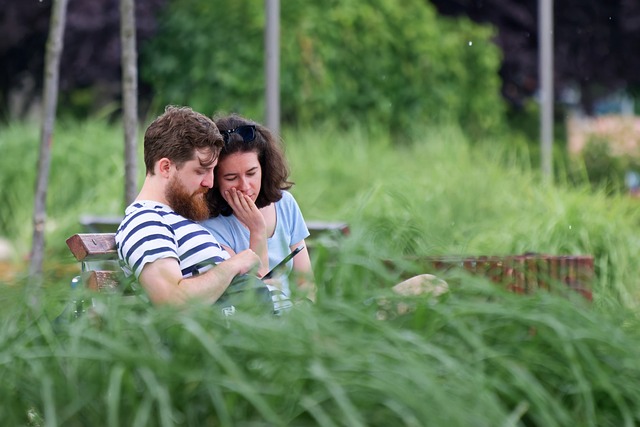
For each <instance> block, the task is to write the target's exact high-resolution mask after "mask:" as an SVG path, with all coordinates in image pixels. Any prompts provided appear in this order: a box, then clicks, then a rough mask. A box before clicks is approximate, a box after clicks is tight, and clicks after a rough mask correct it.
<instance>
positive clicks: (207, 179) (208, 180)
mask: <svg viewBox="0 0 640 427" xmlns="http://www.w3.org/2000/svg"><path fill="white" fill-rule="evenodd" d="M200 185H202V186H203V187H207V188H213V171H211V172H209V173H207V174H205V176H204V178H203V179H202V183H201V184H200Z"/></svg>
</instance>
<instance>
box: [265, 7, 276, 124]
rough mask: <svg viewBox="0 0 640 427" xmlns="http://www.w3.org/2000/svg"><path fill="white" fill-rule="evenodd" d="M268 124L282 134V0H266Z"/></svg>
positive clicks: (266, 95)
mask: <svg viewBox="0 0 640 427" xmlns="http://www.w3.org/2000/svg"><path fill="white" fill-rule="evenodd" d="M265 12H266V17H267V19H266V26H265V81H266V92H265V101H266V112H265V116H266V120H265V122H266V125H267V127H268V128H269V129H270V130H271V131H272V132H274V133H275V134H276V135H279V134H280V78H279V77H280V0H265Z"/></svg>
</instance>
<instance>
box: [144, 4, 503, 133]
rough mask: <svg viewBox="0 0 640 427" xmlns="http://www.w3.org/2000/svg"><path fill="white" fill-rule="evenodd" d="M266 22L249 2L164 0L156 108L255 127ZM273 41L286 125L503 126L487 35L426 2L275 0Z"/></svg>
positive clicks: (147, 64) (155, 60)
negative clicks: (228, 116)
mask: <svg viewBox="0 0 640 427" xmlns="http://www.w3.org/2000/svg"><path fill="white" fill-rule="evenodd" d="M264 26H265V18H264V5H263V3H262V2H258V1H255V0H238V1H236V2H233V3H229V2H224V1H220V0H217V1H210V0H206V1H204V0H173V1H171V2H170V4H169V6H168V8H167V10H166V13H165V14H164V15H163V17H162V19H161V27H160V28H161V30H160V32H159V35H158V36H157V37H156V38H155V40H154V41H153V42H152V43H151V44H150V45H148V46H147V48H146V49H145V51H144V55H143V57H144V61H143V62H142V67H143V69H142V75H143V76H144V78H145V80H146V81H147V82H149V83H150V84H151V85H152V86H153V87H154V89H155V92H156V93H157V96H156V100H155V102H156V104H157V107H158V108H160V107H161V106H163V105H165V104H168V103H173V104H187V105H191V106H193V107H194V108H195V109H197V110H200V111H203V112H206V113H209V114H211V113H214V112H216V111H219V110H220V111H237V112H240V113H242V114H244V115H247V116H252V117H256V118H258V120H260V117H263V116H264V88H265V82H264V40H263V39H264V35H263V34H264ZM280 35H281V67H280V69H281V73H280V75H281V100H282V117H283V119H284V121H285V122H286V123H288V124H295V125H301V126H304V125H318V124H321V123H324V122H333V123H338V124H340V125H343V126H347V127H350V126H351V125H352V124H353V123H354V122H363V121H365V122H370V123H375V124H377V125H381V126H384V127H386V128H390V129H392V130H393V131H395V132H398V131H401V130H404V129H406V128H407V127H408V126H411V125H413V124H414V123H421V124H426V125H434V124H438V123H442V122H445V121H450V120H454V121H457V122H459V123H460V124H461V125H462V126H463V127H464V129H465V130H466V131H468V132H470V133H471V134H473V135H480V134H484V133H486V132H488V131H495V130H496V129H498V128H499V127H500V126H501V124H502V119H503V101H502V99H501V96H500V81H499V77H498V74H497V71H498V68H499V66H500V54H499V49H498V48H497V47H496V46H495V45H494V44H493V42H492V41H491V38H492V37H493V35H494V34H493V31H492V30H491V29H490V28H489V27H483V26H479V25H477V24H473V23H471V22H470V21H469V20H466V19H458V20H450V19H447V18H442V17H438V16H437V15H436V13H435V11H434V9H433V7H432V5H431V4H430V3H428V2H424V1H421V0H411V1H409V2H404V3H403V5H402V7H400V6H399V5H398V4H397V2H395V1H393V0H373V1H369V2H365V3H363V2H361V1H356V0H350V1H330V0H325V1H323V2H317V1H311V0H306V1H296V2H283V3H282V5H281V30H280ZM478 82H482V84H479V83H478Z"/></svg>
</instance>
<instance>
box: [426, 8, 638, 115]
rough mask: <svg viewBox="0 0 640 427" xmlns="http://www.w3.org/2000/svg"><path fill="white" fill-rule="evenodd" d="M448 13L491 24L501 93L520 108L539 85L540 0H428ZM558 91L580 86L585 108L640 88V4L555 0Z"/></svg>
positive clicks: (556, 85)
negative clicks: (602, 98) (497, 48)
mask: <svg viewBox="0 0 640 427" xmlns="http://www.w3.org/2000/svg"><path fill="white" fill-rule="evenodd" d="M430 1H431V3H433V4H434V5H435V6H436V7H437V9H438V11H439V12H440V13H441V14H443V15H447V16H460V15H466V16H468V17H469V18H471V19H472V20H474V21H477V22H487V23H491V24H493V25H494V26H495V27H496V28H497V29H498V32H497V36H496V43H497V44H498V46H500V48H501V49H502V52H503V62H502V66H501V69H500V76H501V77H502V80H503V84H502V92H503V95H504V97H505V98H506V99H507V100H509V101H510V103H511V105H513V106H520V105H522V104H523V103H524V102H526V101H527V99H529V98H531V97H532V96H533V95H534V94H535V92H536V90H537V88H538V66H537V64H538V58H537V55H538V28H537V19H538V17H537V2H538V0H430ZM554 17H555V23H554V25H555V29H554V50H555V56H554V65H555V70H554V71H555V82H554V86H555V87H556V88H557V91H556V95H557V96H561V95H562V93H563V91H564V90H567V89H572V88H577V89H578V90H579V92H580V93H581V94H582V97H581V99H580V102H581V104H582V107H583V108H584V109H585V111H587V112H591V111H593V107H594V103H595V101H596V100H597V99H598V98H599V97H600V96H601V95H603V94H608V93H610V92H611V91H616V90H621V89H622V90H624V89H627V90H634V89H635V90H637V89H638V88H639V87H640V73H638V72H637V70H638V68H640V58H639V57H638V56H637V55H634V54H633V52H637V51H638V49H639V48H640V3H639V2H638V1H637V0H592V1H584V0H555V2H554Z"/></svg>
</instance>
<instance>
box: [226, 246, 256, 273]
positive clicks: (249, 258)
mask: <svg viewBox="0 0 640 427" xmlns="http://www.w3.org/2000/svg"><path fill="white" fill-rule="evenodd" d="M224 263H233V264H234V267H235V268H237V273H236V276H239V275H241V274H247V273H249V272H251V271H255V270H257V269H258V268H259V267H260V265H261V262H260V257H259V256H258V255H256V253H255V252H253V251H252V250H251V249H245V250H244V251H242V252H239V253H237V254H235V255H234V256H232V257H231V258H229V259H228V260H226V261H224V262H223V264H224Z"/></svg>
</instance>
